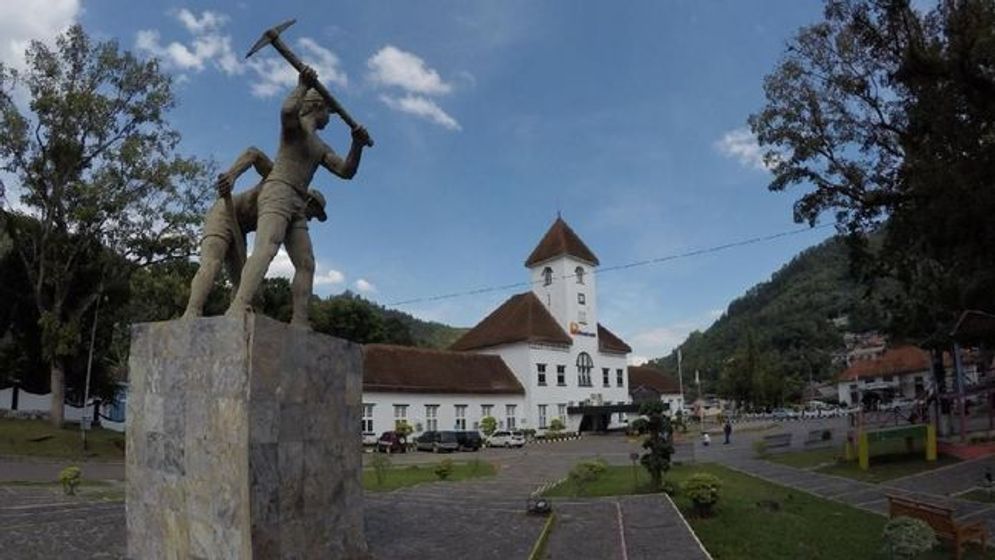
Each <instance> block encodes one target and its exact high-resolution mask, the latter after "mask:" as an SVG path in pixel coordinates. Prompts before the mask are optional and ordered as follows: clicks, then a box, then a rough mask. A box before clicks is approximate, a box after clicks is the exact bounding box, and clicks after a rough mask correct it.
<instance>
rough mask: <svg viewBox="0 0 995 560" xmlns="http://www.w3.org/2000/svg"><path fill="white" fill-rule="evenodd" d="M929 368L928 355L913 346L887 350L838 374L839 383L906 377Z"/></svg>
mask: <svg viewBox="0 0 995 560" xmlns="http://www.w3.org/2000/svg"><path fill="white" fill-rule="evenodd" d="M930 367H931V361H930V357H929V353H928V352H926V351H925V350H923V349H922V348H918V347H915V346H899V347H897V348H889V349H888V350H885V352H884V354H882V355H881V356H879V357H878V358H875V359H872V360H858V361H856V362H854V363H853V364H852V365H850V367H848V368H846V369H845V370H843V372H842V373H840V374H839V377H838V379H839V380H840V381H855V380H857V379H861V378H864V377H879V376H883V375H907V374H910V373H920V372H923V371H928V370H929V369H930Z"/></svg>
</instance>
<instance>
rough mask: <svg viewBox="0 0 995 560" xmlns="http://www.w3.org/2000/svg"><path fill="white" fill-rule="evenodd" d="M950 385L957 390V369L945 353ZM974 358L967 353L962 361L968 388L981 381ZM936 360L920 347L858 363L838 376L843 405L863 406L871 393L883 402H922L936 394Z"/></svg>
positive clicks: (896, 350) (890, 351) (891, 350)
mask: <svg viewBox="0 0 995 560" xmlns="http://www.w3.org/2000/svg"><path fill="white" fill-rule="evenodd" d="M943 362H944V368H945V369H946V380H945V383H946V386H947V388H948V390H949V389H950V388H951V387H953V376H954V367H953V360H952V359H951V357H950V355H949V354H944V359H943ZM975 362H976V360H975V359H974V356H973V355H972V354H970V353H965V354H964V355H963V358H962V366H963V368H964V380H965V384H967V385H974V384H976V383H978V381H979V377H980V376H979V374H978V368H977V365H976V363H975ZM933 385H934V383H933V373H932V360H931V358H930V355H929V353H928V352H926V351H925V350H923V349H921V348H918V347H916V346H900V347H896V348H889V349H887V350H885V351H884V352H882V353H881V354H880V355H879V356H878V357H876V358H873V359H864V360H856V361H854V362H853V364H852V365H850V367H848V368H847V369H845V370H844V371H843V372H842V373H840V374H839V376H838V377H837V385H836V387H837V393H838V397H839V402H840V404H843V405H847V406H855V405H857V404H860V403H861V402H862V400H863V398H864V395H865V394H867V393H874V394H875V395H876V396H877V397H878V398H879V399H881V400H884V401H888V400H891V399H893V398H907V399H918V398H920V397H921V396H923V395H925V394H927V393H930V392H932V391H933Z"/></svg>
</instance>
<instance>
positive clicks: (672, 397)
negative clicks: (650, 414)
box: [629, 366, 684, 415]
mask: <svg viewBox="0 0 995 560" xmlns="http://www.w3.org/2000/svg"><path fill="white" fill-rule="evenodd" d="M629 395H630V396H631V397H632V402H633V403H636V404H642V403H644V402H646V401H651V400H658V401H660V402H662V403H663V404H664V406H665V407H666V410H667V413H668V414H671V415H673V414H675V413H676V412H677V411H678V410H683V409H684V395H683V394H681V386H680V383H679V382H678V381H677V379H674V377H673V376H670V375H667V374H666V373H664V372H662V371H660V370H657V369H654V368H651V367H647V366H629Z"/></svg>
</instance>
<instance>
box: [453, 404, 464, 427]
mask: <svg viewBox="0 0 995 560" xmlns="http://www.w3.org/2000/svg"><path fill="white" fill-rule="evenodd" d="M454 406H455V408H456V429H457V430H465V429H466V405H465V404H457V405H454Z"/></svg>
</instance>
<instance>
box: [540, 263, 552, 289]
mask: <svg viewBox="0 0 995 560" xmlns="http://www.w3.org/2000/svg"><path fill="white" fill-rule="evenodd" d="M552 283H553V269H552V268H549V267H548V266H547V267H546V268H544V269H542V285H543V286H548V285H550V284H552Z"/></svg>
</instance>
